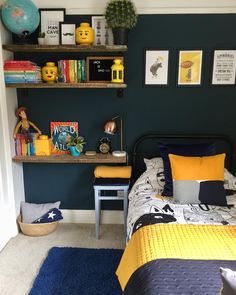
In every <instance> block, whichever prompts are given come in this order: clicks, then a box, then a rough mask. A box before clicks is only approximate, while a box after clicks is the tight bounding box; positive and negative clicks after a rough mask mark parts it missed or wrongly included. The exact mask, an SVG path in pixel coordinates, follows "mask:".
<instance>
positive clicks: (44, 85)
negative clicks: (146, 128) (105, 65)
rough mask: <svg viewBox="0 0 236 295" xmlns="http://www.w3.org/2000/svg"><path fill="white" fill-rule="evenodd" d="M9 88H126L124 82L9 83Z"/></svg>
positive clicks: (7, 85)
mask: <svg viewBox="0 0 236 295" xmlns="http://www.w3.org/2000/svg"><path fill="white" fill-rule="evenodd" d="M6 87H8V88H115V89H120V88H126V87H127V85H126V84H122V83H90V82H89V83H9V84H6Z"/></svg>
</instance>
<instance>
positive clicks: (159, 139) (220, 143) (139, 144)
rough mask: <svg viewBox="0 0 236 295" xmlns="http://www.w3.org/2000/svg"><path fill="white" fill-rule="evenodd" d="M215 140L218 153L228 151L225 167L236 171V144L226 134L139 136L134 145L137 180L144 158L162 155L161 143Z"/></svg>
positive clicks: (142, 169) (134, 169) (134, 177)
mask: <svg viewBox="0 0 236 295" xmlns="http://www.w3.org/2000/svg"><path fill="white" fill-rule="evenodd" d="M208 142H214V143H215V146H216V152H217V153H223V152H224V153H226V161H225V167H226V168H227V169H228V170H229V171H231V172H234V171H235V166H236V165H235V159H236V157H235V155H236V153H235V145H234V142H233V140H232V139H231V138H229V137H228V136H226V135H217V134H216V135H214V134H146V135H143V136H141V137H139V138H138V139H137V140H136V141H135V143H134V147H133V152H132V156H133V157H132V166H133V177H132V180H133V181H135V180H136V179H137V178H138V177H139V176H140V175H141V174H142V173H143V172H144V171H145V163H144V161H143V159H144V158H148V159H151V158H153V157H160V151H159V147H158V144H159V143H208Z"/></svg>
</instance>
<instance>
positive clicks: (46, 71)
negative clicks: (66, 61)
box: [42, 62, 58, 83]
mask: <svg viewBox="0 0 236 295" xmlns="http://www.w3.org/2000/svg"><path fill="white" fill-rule="evenodd" d="M57 75H58V69H57V66H56V65H55V62H47V63H46V66H44V67H43V68H42V76H43V81H45V82H47V83H55V82H56V81H57Z"/></svg>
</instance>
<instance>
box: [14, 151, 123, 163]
mask: <svg viewBox="0 0 236 295" xmlns="http://www.w3.org/2000/svg"><path fill="white" fill-rule="evenodd" d="M12 160H13V161H14V162H21V163H54V164H56V163H74V164H99V163H126V161H127V158H126V156H124V157H114V156H113V155H111V154H96V155H94V156H87V155H85V154H83V153H82V154H81V155H80V156H79V157H73V156H71V155H51V156H15V157H13V158H12Z"/></svg>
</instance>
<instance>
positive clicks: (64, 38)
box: [59, 22, 76, 45]
mask: <svg viewBox="0 0 236 295" xmlns="http://www.w3.org/2000/svg"><path fill="white" fill-rule="evenodd" d="M59 26H60V44H62V45H75V29H76V24H70V23H65V22H60V23H59Z"/></svg>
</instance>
